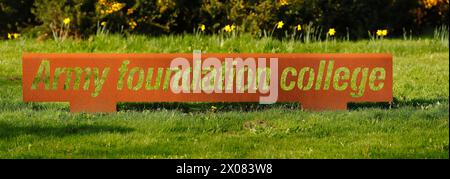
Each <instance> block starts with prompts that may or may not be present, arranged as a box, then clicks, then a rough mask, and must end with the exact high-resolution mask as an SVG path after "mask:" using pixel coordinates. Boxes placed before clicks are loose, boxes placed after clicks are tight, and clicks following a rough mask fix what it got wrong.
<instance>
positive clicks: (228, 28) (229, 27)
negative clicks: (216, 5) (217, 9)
mask: <svg viewBox="0 0 450 179" xmlns="http://www.w3.org/2000/svg"><path fill="white" fill-rule="evenodd" d="M223 30H225V32H231V31H232V30H231V26H230V25H226V26H225V27H224V28H223Z"/></svg>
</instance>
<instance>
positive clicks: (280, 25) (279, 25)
mask: <svg viewBox="0 0 450 179" xmlns="http://www.w3.org/2000/svg"><path fill="white" fill-rule="evenodd" d="M283 25H284V22H283V21H280V22H278V23H277V29H281V28H283Z"/></svg>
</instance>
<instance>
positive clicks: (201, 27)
mask: <svg viewBox="0 0 450 179" xmlns="http://www.w3.org/2000/svg"><path fill="white" fill-rule="evenodd" d="M205 29H206V26H205V25H204V24H200V30H201V31H202V32H204V31H205Z"/></svg>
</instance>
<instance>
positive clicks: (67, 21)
mask: <svg viewBox="0 0 450 179" xmlns="http://www.w3.org/2000/svg"><path fill="white" fill-rule="evenodd" d="M63 23H64V25H68V24H69V23H70V18H68V17H67V18H65V19H64V20H63Z"/></svg>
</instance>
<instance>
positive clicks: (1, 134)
mask: <svg viewBox="0 0 450 179" xmlns="http://www.w3.org/2000/svg"><path fill="white" fill-rule="evenodd" d="M133 130H134V129H132V128H128V127H122V126H113V125H101V124H95V125H87V124H79V125H74V124H68V125H58V126H45V125H42V126H40V125H30V126H20V125H14V124H13V123H8V122H0V139H4V138H12V137H18V136H23V135H33V136H38V137H66V136H72V135H89V134H97V133H128V132H131V131H133Z"/></svg>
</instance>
